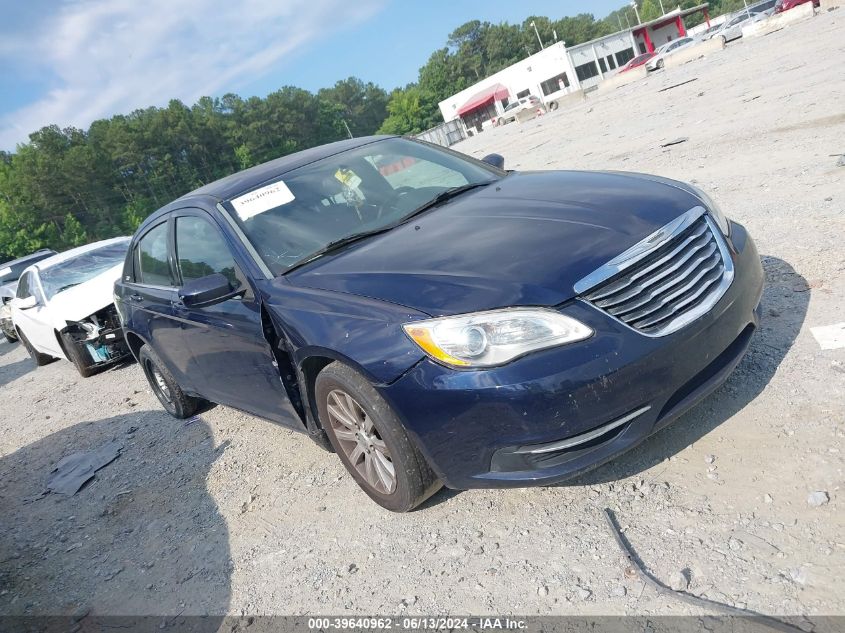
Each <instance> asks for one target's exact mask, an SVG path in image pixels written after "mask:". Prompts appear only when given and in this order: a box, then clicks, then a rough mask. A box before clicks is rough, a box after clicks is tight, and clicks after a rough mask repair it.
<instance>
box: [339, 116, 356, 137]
mask: <svg viewBox="0 0 845 633" xmlns="http://www.w3.org/2000/svg"><path fill="white" fill-rule="evenodd" d="M341 121H343V127H345V128H346V133H347V134H349V138H355V137H354V136H352V131H351V130H350V129H349V126H348V125H347V124H346V119H341Z"/></svg>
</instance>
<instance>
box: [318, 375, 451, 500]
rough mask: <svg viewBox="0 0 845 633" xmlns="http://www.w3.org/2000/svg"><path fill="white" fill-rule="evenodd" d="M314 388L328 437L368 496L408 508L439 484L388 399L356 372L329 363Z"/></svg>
mask: <svg viewBox="0 0 845 633" xmlns="http://www.w3.org/2000/svg"><path fill="white" fill-rule="evenodd" d="M314 391H315V397H316V398H317V409H318V410H319V414H320V422H321V424H322V425H323V429H325V431H326V435H328V437H329V441H330V442H331V443H332V446H333V447H334V449H335V452H336V453H337V454H338V457H340V461H341V462H343V465H344V466H345V467H346V470H348V471H349V473H350V474H351V475H352V477H353V478H354V479H355V481H356V482H357V483H358V485H359V486H360V487H361V488H362V489H363V490H364V492H366V493H367V495H369V497H370V498H371V499H372V500H373V501H375V502H376V503H377V504H379V505H380V506H381V507H383V508H386V509H388V510H391V511H392V512H408V511H409V510H413V509H414V508H415V507H417V506H418V505H419V504H421V503H422V502H423V501H425V500H426V499H427V498H428V497H430V496H431V495H433V494H434V493H435V492H437V491H438V490H439V489H440V487H441V486H442V484H441V483H440V481H439V480H438V479H437V476H436V475H435V474H434V472H433V471H432V470H431V468H430V467H429V465H428V463H426V461H425V458H424V457H423V456H422V454H421V453H420V451H419V450H418V449H417V447H416V446H415V445H414V443H413V441H411V438H409V437H408V434H407V433H406V431H405V429H404V427H403V426H402V423H401V422H400V421H399V418H398V417H397V416H396V414H395V413H394V412H393V410H392V409H391V408H390V405H388V404H387V402H385V400H384V399H383V398H382V397H381V396H380V395H379V393H378V392H377V391H376V390H375V389H374V388H373V386H372V385H371V384H370V383H369V382H368V381H367V380H366V379H365V378H364V377H363V376H361V375H360V374H359V373H358V372H356V371H355V370H353V369H352V368H351V367H348V366H347V365H344V364H342V363H338V362H334V363H331V364H330V365H327V366H326V367H325V368H324V369H323V371H321V372H320V373H319V374H318V375H317V382H316V385H315V389H314ZM330 404H331V410H330V408H329V407H330ZM343 420H345V422H344V421H343ZM353 429H354V430H353ZM344 434H348V435H347V436H346V437H344ZM353 460H354V462H355V463H353ZM391 468H392V478H391V477H390V469H391ZM374 482H375V483H374Z"/></svg>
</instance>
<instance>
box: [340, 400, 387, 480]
mask: <svg viewBox="0 0 845 633" xmlns="http://www.w3.org/2000/svg"><path fill="white" fill-rule="evenodd" d="M327 405H328V414H329V423H330V424H331V427H332V432H333V433H334V436H335V438H337V440H338V443H339V444H340V446H341V448H342V449H343V452H344V454H345V455H346V457H347V459H348V460H349V462H350V463H351V464H352V466H353V467H354V468H355V470H357V471H358V473H359V474H360V475H361V476H362V477H363V478H364V480H365V481H366V482H367V483H368V484H369V485H370V486H372V488H373V489H375V490H376V491H378V492H380V493H382V494H391V493H392V492H393V491H394V490H395V489H396V470H395V468H394V466H393V459H392V458H391V456H390V451H389V450H388V448H387V444H385V442H384V440H383V439H382V438H381V435H380V434H379V432H378V429H376V428H375V425H374V424H373V421H372V419H370V416H369V415H367V413H366V411H364V409H363V408H362V407H361V405H360V404H358V402H357V401H356V400H355V398H353V397H352V396H350V395H349V394H348V393H346V392H345V391H343V390H342V389H334V390H332V391H330V392H329V394H328V397H327Z"/></svg>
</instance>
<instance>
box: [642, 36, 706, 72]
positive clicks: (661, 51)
mask: <svg viewBox="0 0 845 633" xmlns="http://www.w3.org/2000/svg"><path fill="white" fill-rule="evenodd" d="M692 44H695V38H692V37H680V38H678V39H676V40H674V41H672V42H667V43H666V44H664V45H663V46H661V47H660V48H658V49H657V50H656V51H655V53H656V55H655V56H654V57H652V58H651V59H650V60H648V61H647V62H646V65H645V68H646V70H647V71H649V72H651V71H653V70H658V69H660V68H663V66H664V64H665V60H666V58H667V57H669V56H671V55H674V54H675V53H677V52H678V51H679V50H681V49H682V48H686V47H687V46H690V45H692Z"/></svg>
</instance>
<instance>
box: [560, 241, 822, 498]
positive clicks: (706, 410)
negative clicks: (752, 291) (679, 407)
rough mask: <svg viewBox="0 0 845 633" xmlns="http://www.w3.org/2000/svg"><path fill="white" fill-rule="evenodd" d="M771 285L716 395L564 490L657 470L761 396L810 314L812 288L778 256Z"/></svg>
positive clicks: (769, 271) (767, 267)
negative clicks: (744, 346)
mask: <svg viewBox="0 0 845 633" xmlns="http://www.w3.org/2000/svg"><path fill="white" fill-rule="evenodd" d="M761 259H762V262H763V270H764V271H765V275H766V282H765V286H764V289H763V298H762V300H761V308H762V317H761V322H760V327H759V328H758V329H757V331H756V332H755V333H754V336H753V337H752V338H751V344H750V345H749V348H748V351H747V353H746V354H745V356H744V357H743V359H742V360H741V361H740V363H739V365H737V367H736V369H735V370H734V371H733V373H732V374H731V375H730V377H729V378H728V379H727V381H725V383H724V384H723V385H722V386H721V387H719V388H718V389H717V390H716V391H715V392H713V393H712V394H710V395H709V396H707V397H706V398H705V399H704V400H703V401H702V402H700V403H698V404H697V405H696V406H695V407H693V408H692V409H691V410H689V411H688V412H686V413H685V414H683V415H682V416H680V417H679V418H678V419H677V420H675V421H674V422H672V423H671V424H670V425H669V426H667V427H666V428H664V429H662V430H660V431H658V432H657V433H655V434H654V435H653V436H651V437H650V438H648V439H647V440H645V441H644V442H643V443H642V444H640V445H638V446H636V447H635V448H633V449H631V450H630V451H628V452H627V453H625V454H623V455H620V456H619V457H617V458H615V459H613V460H612V461H610V462H608V463H607V464H604V465H603V466H601V467H599V468H597V469H595V470H593V471H591V472H588V473H586V474H584V475H582V476H581V477H577V478H575V479H572V480H570V481H566V482H563V483H562V484H561V485H563V486H589V485H595V484H599V483H607V482H612V481H617V480H619V479H625V478H627V477H632V476H634V475H637V474H639V473H641V472H643V471H645V470H648V469H649V468H652V467H654V466H655V465H657V464H659V463H660V462H662V461H663V460H665V459H667V458H669V457H671V456H672V455H675V454H677V453H679V452H680V451H682V450H684V449H685V448H687V447H688V446H689V445H691V444H693V443H694V442H696V441H698V440H699V439H700V438H702V437H703V436H705V435H707V434H708V433H710V431H712V430H713V429H715V428H716V427H718V426H719V425H720V424H722V423H723V422H725V421H726V420H728V419H730V418H731V417H732V416H733V415H735V414H736V413H737V412H739V411H741V410H742V409H743V408H745V407H746V406H747V405H748V404H749V403H750V402H751V401H753V400H754V399H755V398H756V397H757V396H759V395H760V393H762V391H763V389H765V387H766V385H768V384H769V381H771V379H772V377H773V376H774V375H775V372H776V371H777V368H778V367H779V366H780V364H781V362H782V361H783V359H784V357H785V356H786V354H787V352H789V350H790V348H791V347H792V345H793V343H794V342H795V339H796V337H797V336H798V333H799V332H800V331H801V326H802V324H803V323H804V319H805V317H806V315H807V306H808V305H809V303H810V293H811V291H810V288H809V285H808V284H807V281H806V280H805V279H804V277H802V276H801V275H800V274H798V273H797V272H796V271H795V269H794V268H793V267H792V266H791V265H790V264H788V263H787V262H785V261H783V260H782V259H778V258H777V257H767V256H763V257H761Z"/></svg>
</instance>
